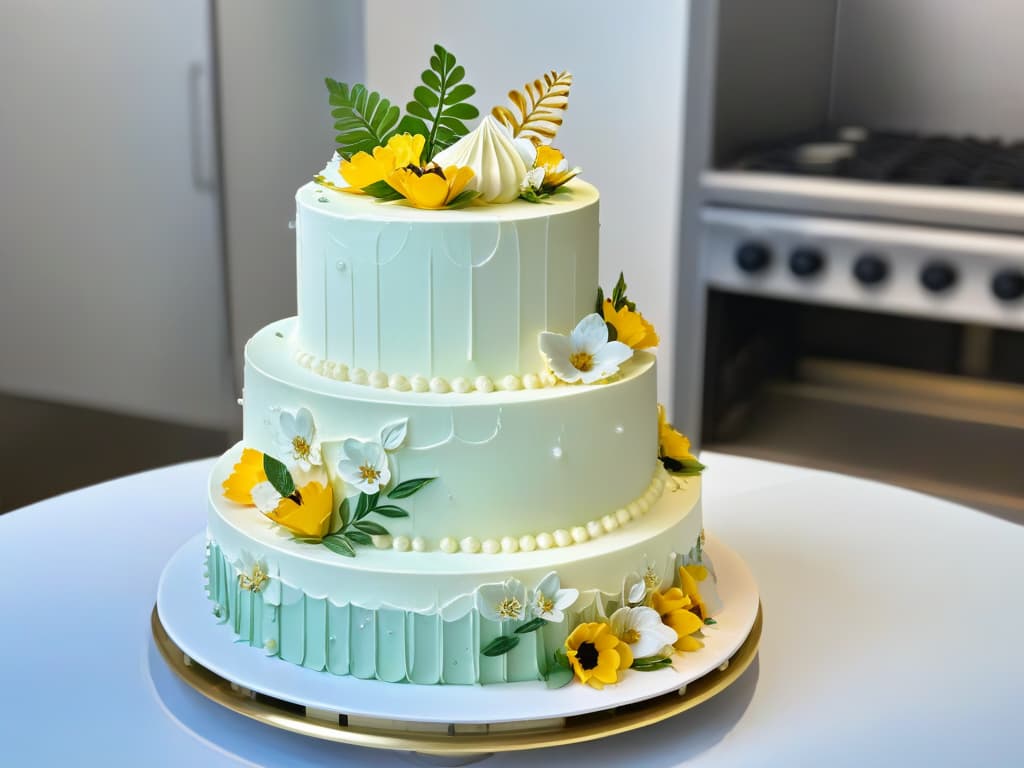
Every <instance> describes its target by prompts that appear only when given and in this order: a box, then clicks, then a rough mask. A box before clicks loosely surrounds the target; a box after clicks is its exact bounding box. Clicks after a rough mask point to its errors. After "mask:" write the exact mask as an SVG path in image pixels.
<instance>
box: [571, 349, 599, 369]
mask: <svg viewBox="0 0 1024 768" xmlns="http://www.w3.org/2000/svg"><path fill="white" fill-rule="evenodd" d="M569 363H570V364H571V365H572V367H573V368H575V369H576V370H577V371H583V372H584V373H586V372H587V371H589V370H590V369H591V368H593V367H594V356H593V355H591V354H590V353H589V352H573V353H572V354H571V355H569Z"/></svg>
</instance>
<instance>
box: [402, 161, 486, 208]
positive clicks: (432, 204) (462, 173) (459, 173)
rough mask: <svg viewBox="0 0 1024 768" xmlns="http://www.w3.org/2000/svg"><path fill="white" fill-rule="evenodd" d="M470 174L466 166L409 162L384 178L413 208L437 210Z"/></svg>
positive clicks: (446, 202)
mask: <svg viewBox="0 0 1024 768" xmlns="http://www.w3.org/2000/svg"><path fill="white" fill-rule="evenodd" d="M472 178H473V169H472V168H468V167H463V168H458V167H456V166H454V165H449V166H448V167H447V168H444V169H442V168H441V167H440V166H437V165H431V166H428V167H426V168H420V167H418V166H416V165H409V166H406V167H404V168H399V169H398V170H396V171H392V172H391V173H390V174H389V175H388V178H387V182H388V184H390V185H391V186H392V187H393V188H394V189H395V190H396V191H397V192H398V193H399V194H400V195H402V197H404V198H405V199H406V200H408V201H409V203H410V204H411V205H413V206H415V207H416V208H428V209H431V210H436V209H438V208H444V207H445V206H446V205H449V204H450V203H451V202H452V200H454V199H455V198H456V197H458V195H459V194H460V193H461V192H462V191H463V190H464V189H465V188H466V185H467V184H468V183H469V182H470V181H471V180H472Z"/></svg>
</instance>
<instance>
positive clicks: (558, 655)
mask: <svg viewBox="0 0 1024 768" xmlns="http://www.w3.org/2000/svg"><path fill="white" fill-rule="evenodd" d="M551 656H552V660H553V661H554V662H555V666H556V667H561V668H562V669H571V668H572V667H571V666H570V664H569V657H568V656H566V655H565V649H564V648H559V649H558V650H556V651H555V652H554V653H553V654H551Z"/></svg>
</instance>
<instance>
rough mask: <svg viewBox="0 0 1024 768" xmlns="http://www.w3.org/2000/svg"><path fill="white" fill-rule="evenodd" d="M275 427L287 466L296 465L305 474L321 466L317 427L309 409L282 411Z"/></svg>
mask: <svg viewBox="0 0 1024 768" xmlns="http://www.w3.org/2000/svg"><path fill="white" fill-rule="evenodd" d="M274 426H275V429H274V439H275V442H276V443H277V446H278V449H279V451H280V459H281V460H282V461H283V462H284V463H285V464H294V465H295V466H297V467H298V468H299V469H301V470H302V471H303V472H308V471H309V470H310V468H311V467H314V466H320V464H321V458H320V443H318V442H317V440H316V425H315V424H314V423H313V414H312V413H310V412H309V409H308V408H299V409H298V410H297V411H288V410H284V409H281V411H280V413H278V417H277V423H276V424H275V425H274Z"/></svg>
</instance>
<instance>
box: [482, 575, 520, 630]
mask: <svg viewBox="0 0 1024 768" xmlns="http://www.w3.org/2000/svg"><path fill="white" fill-rule="evenodd" d="M526 604H527V599H526V587H525V586H523V584H522V582H520V581H519V580H518V579H509V580H508V581H504V582H501V583H500V584H482V585H480V586H479V587H477V590H476V609H477V611H479V612H480V616H481V617H482V618H485V619H490V620H491V621H505V620H506V619H516V620H521V619H523V618H525V617H526Z"/></svg>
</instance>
